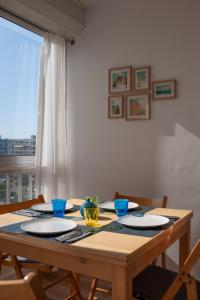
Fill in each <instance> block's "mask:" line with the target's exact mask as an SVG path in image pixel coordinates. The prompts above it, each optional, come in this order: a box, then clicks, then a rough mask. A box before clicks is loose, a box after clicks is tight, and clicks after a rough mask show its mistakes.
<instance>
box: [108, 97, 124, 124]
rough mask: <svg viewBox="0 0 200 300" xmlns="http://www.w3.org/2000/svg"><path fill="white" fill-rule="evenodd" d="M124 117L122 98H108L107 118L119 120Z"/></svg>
mask: <svg viewBox="0 0 200 300" xmlns="http://www.w3.org/2000/svg"><path fill="white" fill-rule="evenodd" d="M123 117H124V97H123V96H122V95H111V96H109V97H108V118H109V119H120V118H123Z"/></svg>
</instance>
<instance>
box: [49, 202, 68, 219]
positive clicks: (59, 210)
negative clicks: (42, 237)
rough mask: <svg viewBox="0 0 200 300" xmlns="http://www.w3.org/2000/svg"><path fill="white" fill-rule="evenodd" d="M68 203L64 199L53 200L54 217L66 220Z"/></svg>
mask: <svg viewBox="0 0 200 300" xmlns="http://www.w3.org/2000/svg"><path fill="white" fill-rule="evenodd" d="M66 202H67V201H66V200H64V199H53V200H51V203H52V206H53V215H54V217H58V218H64V214H65V205H66Z"/></svg>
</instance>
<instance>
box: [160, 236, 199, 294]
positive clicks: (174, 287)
mask: <svg viewBox="0 0 200 300" xmlns="http://www.w3.org/2000/svg"><path fill="white" fill-rule="evenodd" d="M199 258H200V239H199V240H198V241H197V243H196V245H195V246H194V248H193V249H192V251H191V252H190V254H189V256H188V258H187V259H186V261H185V263H184V265H183V267H182V268H181V269H180V271H179V273H178V274H177V276H176V278H175V279H174V281H173V282H172V284H171V285H170V287H169V289H168V290H167V292H166V293H165V295H164V297H163V298H162V300H172V299H174V297H175V295H176V294H177V292H178V291H179V289H180V288H181V286H182V285H183V284H186V291H187V299H188V300H198V299H199V298H198V295H197V288H196V280H195V279H194V278H193V277H192V276H191V275H190V272H191V271H192V269H193V267H194V266H195V264H196V263H197V261H198V260H199Z"/></svg>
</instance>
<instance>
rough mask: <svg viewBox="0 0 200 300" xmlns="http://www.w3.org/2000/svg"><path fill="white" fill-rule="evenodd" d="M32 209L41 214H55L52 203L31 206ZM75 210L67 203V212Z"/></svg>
mask: <svg viewBox="0 0 200 300" xmlns="http://www.w3.org/2000/svg"><path fill="white" fill-rule="evenodd" d="M31 208H32V209H34V210H36V211H40V212H51V213H52V212H53V208H52V204H51V203H41V204H34V205H32V206H31ZM72 208H73V205H72V204H70V203H68V202H67V203H66V206H65V210H70V209H72Z"/></svg>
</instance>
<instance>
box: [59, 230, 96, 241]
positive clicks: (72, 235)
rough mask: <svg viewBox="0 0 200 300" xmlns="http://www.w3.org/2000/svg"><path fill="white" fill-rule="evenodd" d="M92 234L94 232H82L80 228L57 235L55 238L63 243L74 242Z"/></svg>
mask: <svg viewBox="0 0 200 300" xmlns="http://www.w3.org/2000/svg"><path fill="white" fill-rule="evenodd" d="M91 234H92V232H82V231H78V230H73V231H70V232H67V233H65V234H62V235H60V236H58V237H56V238H55V239H56V240H57V241H58V242H61V243H64V242H67V243H73V242H76V241H78V240H81V239H83V238H85V237H87V236H89V235H91Z"/></svg>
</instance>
